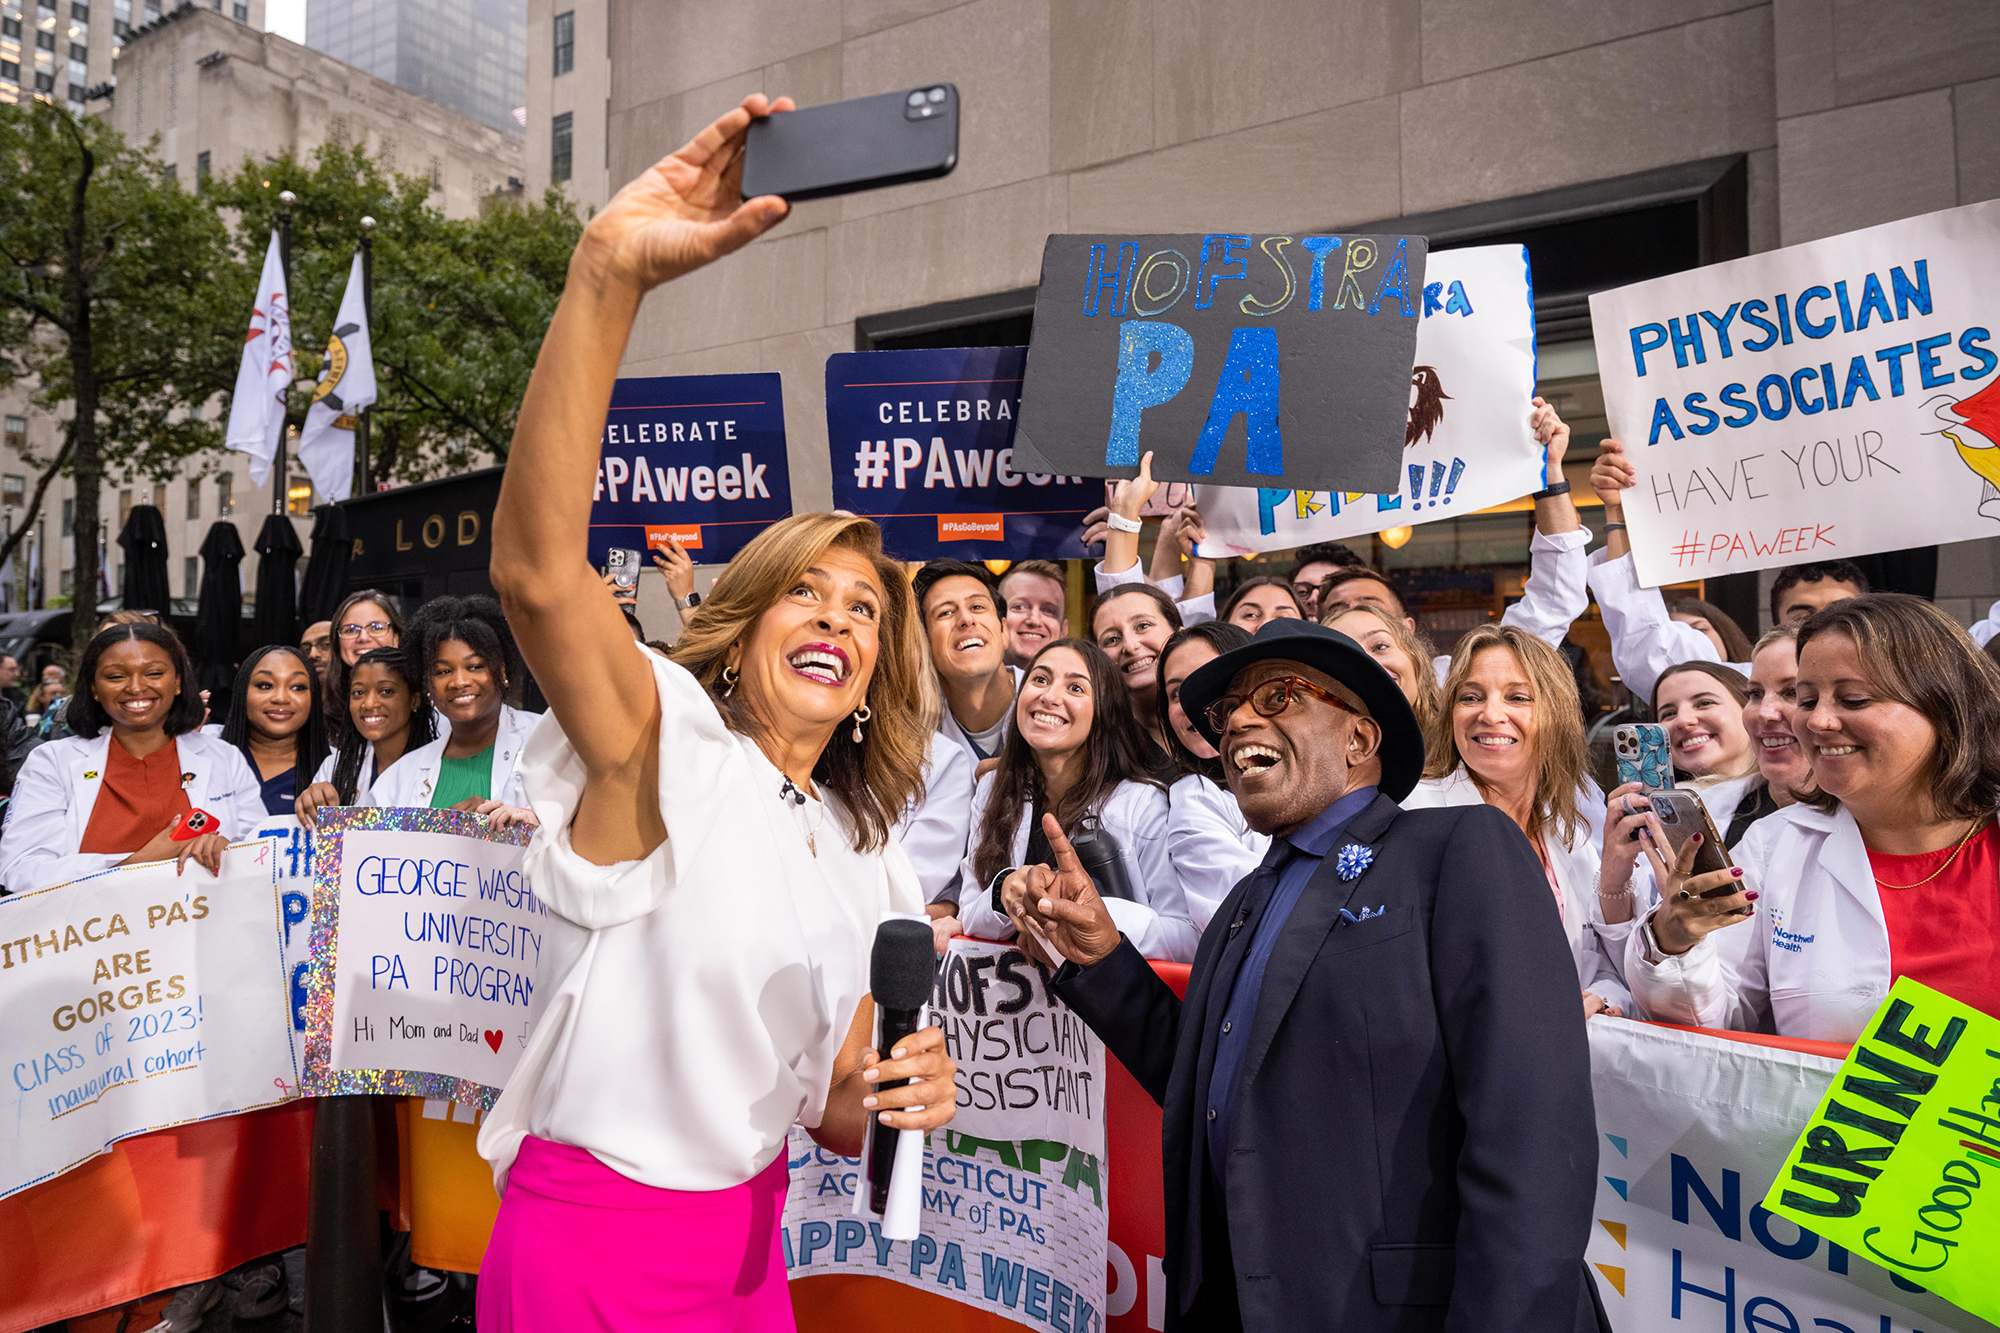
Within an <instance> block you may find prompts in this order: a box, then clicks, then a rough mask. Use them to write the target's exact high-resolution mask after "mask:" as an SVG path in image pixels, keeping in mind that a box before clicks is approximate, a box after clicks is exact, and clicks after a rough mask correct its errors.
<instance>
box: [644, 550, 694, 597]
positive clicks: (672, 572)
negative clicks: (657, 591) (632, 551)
mask: <svg viewBox="0 0 2000 1333" xmlns="http://www.w3.org/2000/svg"><path fill="white" fill-rule="evenodd" d="M653 563H654V564H655V565H658V566H659V569H660V575H661V577H662V578H664V579H666V581H667V591H668V592H669V593H670V594H672V596H673V599H674V605H675V606H677V607H678V606H679V605H680V604H681V603H682V602H685V601H686V600H687V599H688V594H689V593H691V592H693V591H694V557H693V556H691V555H689V554H688V553H687V552H686V551H685V550H683V549H682V548H681V544H680V540H679V539H678V538H676V537H674V536H673V535H672V534H669V535H668V537H667V544H666V545H665V546H656V547H654V548H653Z"/></svg>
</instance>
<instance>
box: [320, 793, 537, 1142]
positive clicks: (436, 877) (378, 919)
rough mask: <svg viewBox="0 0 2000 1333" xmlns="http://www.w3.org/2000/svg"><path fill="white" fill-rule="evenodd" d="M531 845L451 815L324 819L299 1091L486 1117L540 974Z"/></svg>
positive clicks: (362, 811) (343, 814)
mask: <svg viewBox="0 0 2000 1333" xmlns="http://www.w3.org/2000/svg"><path fill="white" fill-rule="evenodd" d="M529 836H530V833H529V830H527V829H524V828H513V829H509V830H507V831H506V832H503V833H496V832H494V831H493V830H491V829H490V828H488V827H487V824H486V821H485V820H484V819H482V818H480V817H479V816H477V815H472V814H467V813H465V812H463V811H458V810H428V809H396V810H378V809H370V808H364V807H359V806H348V807H343V808H337V809H332V810H326V811H323V812H322V813H321V816H320V831H319V835H318V836H317V837H316V838H315V839H314V840H313V860H314V884H313V931H312V967H311V971H310V974H309V981H308V986H307V988H308V990H309V991H310V992H311V996H312V1002H311V1003H310V1005H309V1006H308V1015H309V1027H308V1031H307V1034H306V1055H305V1067H304V1081H305V1088H306V1091H307V1092H309V1093H313V1094H314V1095H324V1094H329V1093H344V1092H364V1091H365V1092H378V1093H380V1092H387V1093H408V1094H411V1095H414V1096H420V1097H442V1098H445V1099H447V1100H449V1101H455V1102H464V1103H467V1104H469V1105H476V1106H478V1107H479V1108H480V1109H482V1110H491V1109H492V1106H493V1102H494V1100H495V1099H496V1098H497V1097H498V1096H499V1090H500V1088H501V1086H502V1085H504V1084H505V1083H506V1081H507V1075H508V1074H510V1073H512V1072H513V1069H514V1062H515V1061H516V1060H518V1059H520V1056H521V1050H522V1047H523V1046H525V1045H526V1043H527V1038H528V1029H529V1026H530V1007H531V1005H532V1004H533V1002H534V997H535V986H536V984H537V982H538V981H539V980H540V976H541V959H542V933H543V928H542V922H543V920H544V918H545V917H546V916H547V912H546V910H545V909H544V908H543V907H542V905H541V903H540V902H538V901H537V900H536V899H535V896H534V894H533V893H532V892H531V891H530V890H529V887H528V884H527V881H526V879H525V878H524V877H523V875H522V873H521V861H522V857H523V856H524V855H525V852H526V848H527V844H528V839H529ZM322 997H326V998H325V999H324V1002H322Z"/></svg>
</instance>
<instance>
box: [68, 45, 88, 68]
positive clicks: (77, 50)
mask: <svg viewBox="0 0 2000 1333" xmlns="http://www.w3.org/2000/svg"><path fill="white" fill-rule="evenodd" d="M69 58H70V59H71V60H77V61H81V62H83V63H84V64H89V63H90V48H89V47H87V46H85V45H84V44H83V43H82V42H71V43H70V44H69Z"/></svg>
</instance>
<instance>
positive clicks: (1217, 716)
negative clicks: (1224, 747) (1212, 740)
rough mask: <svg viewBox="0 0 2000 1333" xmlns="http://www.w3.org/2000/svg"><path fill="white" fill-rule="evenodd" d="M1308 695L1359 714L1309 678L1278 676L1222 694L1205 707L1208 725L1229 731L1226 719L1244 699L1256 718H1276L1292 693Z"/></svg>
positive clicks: (1348, 711) (1348, 704)
mask: <svg viewBox="0 0 2000 1333" xmlns="http://www.w3.org/2000/svg"><path fill="white" fill-rule="evenodd" d="M1295 691H1296V692H1297V693H1300V694H1310V695H1314V696H1316V697H1318V698H1321V699H1324V700H1326V701H1327V702H1328V703H1330V704H1332V705H1333V706H1334V707H1335V708H1338V709H1339V710H1340V711H1341V712H1343V713H1352V714H1354V716H1356V717H1360V716H1362V712H1361V710H1360V709H1359V708H1356V707H1355V706H1354V705H1353V704H1351V703H1349V702H1347V700H1345V699H1343V698H1341V697H1340V696H1339V695H1337V694H1335V693H1334V692H1333V691H1331V690H1324V689H1321V688H1320V687H1319V686H1317V685H1315V684H1313V683H1312V682H1311V681H1309V680H1301V679H1300V678H1299V677H1297V676H1279V677H1276V678H1275V679H1272V680H1267V681H1264V682H1263V683H1262V684H1260V685H1258V686H1256V687H1255V688H1254V689H1252V690H1250V691H1249V692H1248V693H1247V694H1225V695H1223V696H1222V697H1221V698H1220V699H1217V700H1216V701H1215V702H1214V703H1211V704H1210V705H1209V706H1208V714H1207V716H1208V725H1209V726H1210V727H1213V728H1214V729H1215V731H1216V732H1217V733H1218V734H1219V733H1221V732H1225V731H1227V730H1229V719H1230V717H1231V716H1233V715H1234V714H1235V712H1236V710H1237V709H1239V708H1241V707H1242V706H1243V704H1244V701H1245V700H1248V701H1249V704H1250V706H1251V707H1252V708H1254V709H1256V710H1257V716H1259V717H1276V716H1277V715H1278V714H1280V713H1282V712H1284V711H1285V710H1286V709H1287V708H1290V707H1291V706H1292V698H1293V695H1294V692H1295Z"/></svg>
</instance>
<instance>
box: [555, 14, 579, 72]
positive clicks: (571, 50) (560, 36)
mask: <svg viewBox="0 0 2000 1333" xmlns="http://www.w3.org/2000/svg"><path fill="white" fill-rule="evenodd" d="M575 68H576V11H575V10H574V9H572V10H570V11H569V12H568V13H567V14H558V15H556V75H557V76H558V77H560V76H562V75H564V74H567V73H569V72H570V71H571V70H573V69H575Z"/></svg>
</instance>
